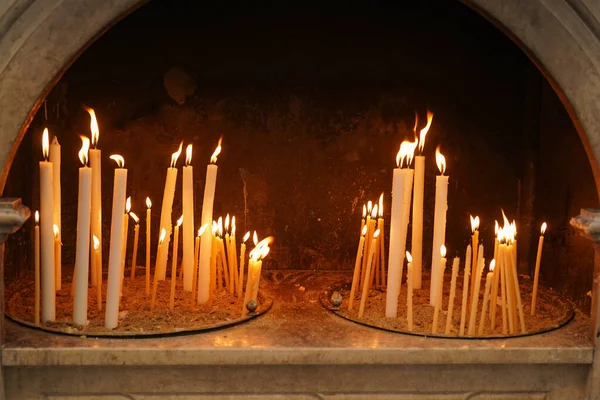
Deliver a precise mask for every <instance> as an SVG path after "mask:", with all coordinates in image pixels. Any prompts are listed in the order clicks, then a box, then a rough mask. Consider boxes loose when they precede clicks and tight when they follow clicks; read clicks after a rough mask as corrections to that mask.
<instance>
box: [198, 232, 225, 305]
mask: <svg viewBox="0 0 600 400" xmlns="http://www.w3.org/2000/svg"><path fill="white" fill-rule="evenodd" d="M218 230H219V227H218V226H217V222H216V221H213V224H212V229H211V232H212V245H211V253H210V288H209V289H210V290H209V300H210V299H212V296H213V294H214V292H215V290H216V289H217V288H219V289H220V288H221V286H220V283H219V286H218V287H217V249H218V246H217V232H218ZM200 251H202V236H201V237H200ZM198 269H200V260H198ZM199 276H200V271H198V277H199Z"/></svg>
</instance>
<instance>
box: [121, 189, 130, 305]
mask: <svg viewBox="0 0 600 400" xmlns="http://www.w3.org/2000/svg"><path fill="white" fill-rule="evenodd" d="M130 211H131V196H130V197H128V198H127V200H125V214H123V250H122V251H121V288H120V295H121V296H122V295H123V280H124V279H125V260H126V259H127V240H128V236H129V212H130Z"/></svg>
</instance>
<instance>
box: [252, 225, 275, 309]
mask: <svg viewBox="0 0 600 400" xmlns="http://www.w3.org/2000/svg"><path fill="white" fill-rule="evenodd" d="M271 243H273V237H272V236H269V237H267V238H265V239H263V240H261V241H260V242H259V243H258V244H257V245H256V247H255V248H254V250H252V251H251V252H250V257H251V258H253V259H254V262H255V264H256V274H255V276H254V277H253V279H252V287H253V289H252V296H251V299H252V300H254V301H256V302H258V288H259V285H260V276H261V271H262V260H263V259H264V258H265V257H266V256H267V254H269V251H270V248H269V245H270V244H271Z"/></svg>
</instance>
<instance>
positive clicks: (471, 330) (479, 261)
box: [467, 245, 485, 336]
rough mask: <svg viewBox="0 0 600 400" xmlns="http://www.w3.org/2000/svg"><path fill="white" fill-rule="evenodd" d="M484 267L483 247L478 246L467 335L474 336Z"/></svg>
mask: <svg viewBox="0 0 600 400" xmlns="http://www.w3.org/2000/svg"><path fill="white" fill-rule="evenodd" d="M484 265H485V259H484V258H483V245H479V250H478V251H477V264H476V267H475V271H473V272H474V276H473V279H475V290H474V292H473V300H472V301H471V311H470V314H469V329H468V331H467V332H468V335H469V336H473V335H475V322H476V321H477V308H478V307H479V289H480V288H481V274H482V273H483V266H484Z"/></svg>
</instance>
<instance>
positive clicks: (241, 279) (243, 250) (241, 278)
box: [237, 231, 250, 297]
mask: <svg viewBox="0 0 600 400" xmlns="http://www.w3.org/2000/svg"><path fill="white" fill-rule="evenodd" d="M249 237H250V231H248V232H246V234H245V235H244V238H243V240H242V244H241V245H240V276H239V281H238V282H239V284H238V287H237V288H238V297H242V292H243V288H244V263H245V262H246V241H247V240H248V238H249Z"/></svg>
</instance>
